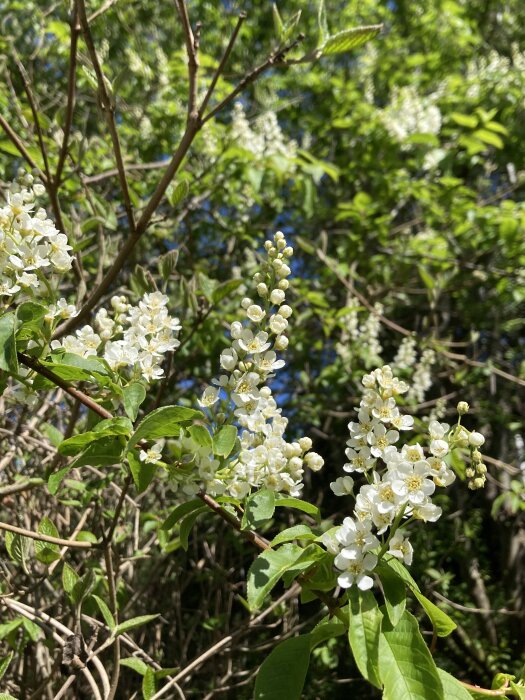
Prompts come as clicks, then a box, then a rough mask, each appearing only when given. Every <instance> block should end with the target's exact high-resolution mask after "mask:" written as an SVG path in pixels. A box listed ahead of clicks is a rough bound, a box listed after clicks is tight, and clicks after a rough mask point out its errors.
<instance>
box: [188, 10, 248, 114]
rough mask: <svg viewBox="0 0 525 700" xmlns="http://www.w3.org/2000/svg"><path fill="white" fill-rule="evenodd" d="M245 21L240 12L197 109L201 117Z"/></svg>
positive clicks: (244, 13)
mask: <svg viewBox="0 0 525 700" xmlns="http://www.w3.org/2000/svg"><path fill="white" fill-rule="evenodd" d="M245 19H246V12H241V13H240V14H239V17H238V19H237V25H236V27H235V29H234V30H233V34H232V35H231V37H230V41H229V42H228V46H227V47H226V49H225V51H224V53H223V55H222V58H221V61H220V63H219V65H218V67H217V70H216V71H215V73H214V75H213V78H212V81H211V83H210V85H209V87H208V90H207V91H206V95H205V96H204V99H203V101H202V104H201V106H200V107H199V114H200V116H201V117H202V116H203V114H204V112H205V111H206V107H207V106H208V102H209V101H210V97H211V96H212V94H213V91H214V90H215V86H216V85H217V81H218V80H219V78H220V76H221V75H222V73H223V72H224V68H225V66H226V63H227V61H228V58H229V57H230V54H231V52H232V49H233V47H234V45H235V42H236V41H237V36H238V35H239V32H240V30H241V27H242V25H243V23H244V20H245Z"/></svg>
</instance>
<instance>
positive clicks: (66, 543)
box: [0, 523, 95, 549]
mask: <svg viewBox="0 0 525 700" xmlns="http://www.w3.org/2000/svg"><path fill="white" fill-rule="evenodd" d="M0 530H7V531H9V532H14V533H15V534H16V535H22V536H23V537H29V538H30V539H32V540H40V541H41V542H49V543H50V544H57V545H59V546H60V547H73V548H76V549H94V548H95V545H93V544H92V543H91V542H79V541H78V540H64V539H62V538H61V537H52V536H51V535H44V534H42V533H40V532H33V531H32V530H26V529H25V528H23V527H16V525H9V524H8V523H0Z"/></svg>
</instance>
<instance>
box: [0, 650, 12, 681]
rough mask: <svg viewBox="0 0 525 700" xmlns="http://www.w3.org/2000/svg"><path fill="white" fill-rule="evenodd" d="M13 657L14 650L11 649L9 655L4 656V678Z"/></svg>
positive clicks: (0, 673)
mask: <svg viewBox="0 0 525 700" xmlns="http://www.w3.org/2000/svg"><path fill="white" fill-rule="evenodd" d="M12 658H13V652H12V651H11V652H10V653H9V654H8V655H7V656H4V658H3V659H2V660H1V661H0V678H3V676H4V674H5V672H6V671H7V668H8V666H9V664H10V663H11V659H12Z"/></svg>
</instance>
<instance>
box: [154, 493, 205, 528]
mask: <svg viewBox="0 0 525 700" xmlns="http://www.w3.org/2000/svg"><path fill="white" fill-rule="evenodd" d="M197 508H202V501H201V500H200V498H196V499H194V500H193V501H186V503H181V504H180V505H178V506H177V507H176V508H175V509H174V510H172V511H171V513H170V514H169V515H168V517H167V518H166V520H165V521H164V522H163V523H162V525H161V530H171V529H172V528H173V527H175V525H176V524H177V523H178V522H179V520H180V519H181V518H184V517H185V516H186V515H188V514H189V513H191V512H192V511H194V510H196V509H197Z"/></svg>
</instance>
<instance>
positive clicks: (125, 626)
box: [113, 613, 159, 637]
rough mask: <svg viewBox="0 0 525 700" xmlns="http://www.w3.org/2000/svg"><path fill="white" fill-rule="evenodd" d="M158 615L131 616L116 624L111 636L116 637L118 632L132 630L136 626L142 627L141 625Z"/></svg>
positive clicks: (122, 632)
mask: <svg viewBox="0 0 525 700" xmlns="http://www.w3.org/2000/svg"><path fill="white" fill-rule="evenodd" d="M158 617H159V615H158V613H157V614H156V615H139V617H132V618H131V619H129V620H126V621H125V622H121V623H120V624H119V625H117V626H116V627H115V629H114V630H113V636H114V637H118V636H119V635H120V634H124V633H126V632H130V631H131V630H134V629H136V628H137V627H142V625H146V624H147V623H148V622H152V621H153V620H156V619H157V618H158Z"/></svg>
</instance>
